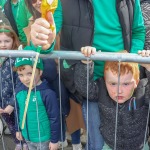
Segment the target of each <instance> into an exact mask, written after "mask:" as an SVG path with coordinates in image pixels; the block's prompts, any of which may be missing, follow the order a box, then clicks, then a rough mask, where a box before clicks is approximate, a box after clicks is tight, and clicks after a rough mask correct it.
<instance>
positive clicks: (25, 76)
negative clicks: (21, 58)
mask: <svg viewBox="0 0 150 150" xmlns="http://www.w3.org/2000/svg"><path fill="white" fill-rule="evenodd" d="M32 71H33V68H32V67H31V66H29V65H24V69H23V70H21V71H19V70H18V71H17V73H18V76H19V79H20V81H21V82H22V83H23V84H24V85H25V86H26V87H29V85H30V80H31V76H32ZM41 75H42V71H41V70H39V69H36V71H35V76H34V82H33V84H34V86H35V85H38V84H39V83H40V81H41V79H40V76H41Z"/></svg>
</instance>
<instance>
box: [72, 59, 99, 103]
mask: <svg viewBox="0 0 150 150" xmlns="http://www.w3.org/2000/svg"><path fill="white" fill-rule="evenodd" d="M88 66H89V75H87V68H88V67H87V65H86V64H83V63H81V62H79V63H77V64H76V66H75V73H74V84H75V88H76V90H77V91H78V92H79V93H80V94H81V95H82V96H83V97H85V98H86V97H87V77H88V99H89V100H90V101H92V100H94V101H95V100H96V99H98V86H97V82H96V81H94V79H93V68H94V63H93V62H92V63H89V65H88Z"/></svg>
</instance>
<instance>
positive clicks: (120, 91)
mask: <svg viewBox="0 0 150 150" xmlns="http://www.w3.org/2000/svg"><path fill="white" fill-rule="evenodd" d="M122 92H123V89H122V86H121V85H120V86H119V94H121V93H122Z"/></svg>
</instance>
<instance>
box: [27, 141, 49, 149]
mask: <svg viewBox="0 0 150 150" xmlns="http://www.w3.org/2000/svg"><path fill="white" fill-rule="evenodd" d="M26 142H27V145H28V148H29V150H49V142H50V141H46V142H41V144H40V143H34V142H31V141H26Z"/></svg>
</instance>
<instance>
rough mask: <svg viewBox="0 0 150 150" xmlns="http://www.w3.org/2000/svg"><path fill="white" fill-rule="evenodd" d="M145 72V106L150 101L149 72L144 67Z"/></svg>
mask: <svg viewBox="0 0 150 150" xmlns="http://www.w3.org/2000/svg"><path fill="white" fill-rule="evenodd" d="M145 72H146V76H147V80H148V82H147V86H146V89H145V103H146V105H147V106H149V101H150V72H149V71H147V70H146V69H145Z"/></svg>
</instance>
